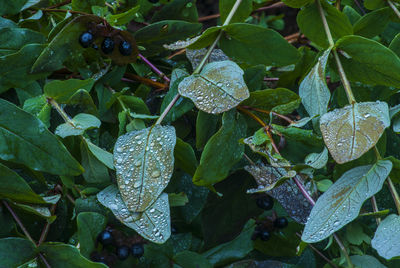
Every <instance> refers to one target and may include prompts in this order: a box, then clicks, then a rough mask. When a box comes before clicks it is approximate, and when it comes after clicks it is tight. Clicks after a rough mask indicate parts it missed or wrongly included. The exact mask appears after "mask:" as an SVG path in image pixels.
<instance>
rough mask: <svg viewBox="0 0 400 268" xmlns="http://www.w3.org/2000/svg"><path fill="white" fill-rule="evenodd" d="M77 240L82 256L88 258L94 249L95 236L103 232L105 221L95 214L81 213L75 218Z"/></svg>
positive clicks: (101, 216)
mask: <svg viewBox="0 0 400 268" xmlns="http://www.w3.org/2000/svg"><path fill="white" fill-rule="evenodd" d="M76 224H77V226H78V239H79V244H80V249H81V250H80V252H81V254H82V256H84V257H86V258H89V257H90V254H91V253H92V252H93V251H94V250H95V249H96V241H97V236H98V235H99V233H100V232H102V231H103V230H104V228H105V227H106V224H107V219H106V217H104V216H103V215H101V214H99V213H96V212H81V213H79V214H78V217H77V218H76Z"/></svg>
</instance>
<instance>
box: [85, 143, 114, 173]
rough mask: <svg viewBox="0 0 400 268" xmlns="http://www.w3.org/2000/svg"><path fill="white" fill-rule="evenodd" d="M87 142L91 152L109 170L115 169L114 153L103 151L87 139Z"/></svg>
mask: <svg viewBox="0 0 400 268" xmlns="http://www.w3.org/2000/svg"><path fill="white" fill-rule="evenodd" d="M85 142H86V144H87V146H88V148H89V150H90V152H91V153H92V154H93V155H94V156H95V157H96V158H97V159H98V160H99V161H100V162H102V163H103V164H104V165H106V167H108V168H109V169H114V163H113V155H112V153H109V152H107V151H106V150H103V149H101V148H100V147H98V146H96V145H94V144H93V143H91V142H90V141H89V140H87V139H85Z"/></svg>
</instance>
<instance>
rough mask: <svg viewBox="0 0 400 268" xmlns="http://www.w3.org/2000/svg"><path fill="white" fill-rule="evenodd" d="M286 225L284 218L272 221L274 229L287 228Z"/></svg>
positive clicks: (286, 221)
mask: <svg viewBox="0 0 400 268" xmlns="http://www.w3.org/2000/svg"><path fill="white" fill-rule="evenodd" d="M288 224H289V223H288V220H287V219H286V218H285V217H280V218H276V220H275V221H274V226H275V227H276V228H285V227H286V226H288Z"/></svg>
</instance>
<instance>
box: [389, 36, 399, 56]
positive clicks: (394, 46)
mask: <svg viewBox="0 0 400 268" xmlns="http://www.w3.org/2000/svg"><path fill="white" fill-rule="evenodd" d="M389 49H390V50H392V51H393V52H394V53H396V55H397V57H400V34H397V35H396V36H395V37H394V38H393V40H392V42H390V45H389Z"/></svg>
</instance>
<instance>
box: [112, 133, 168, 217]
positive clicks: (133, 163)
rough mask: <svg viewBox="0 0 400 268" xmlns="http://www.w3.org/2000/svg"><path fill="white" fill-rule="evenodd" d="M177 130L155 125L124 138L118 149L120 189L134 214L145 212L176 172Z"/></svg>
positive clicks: (115, 163)
mask: <svg viewBox="0 0 400 268" xmlns="http://www.w3.org/2000/svg"><path fill="white" fill-rule="evenodd" d="M175 143H176V135H175V128H174V127H171V126H160V125H155V126H154V127H149V128H146V129H142V130H138V131H132V132H129V133H127V134H125V135H123V136H120V137H119V138H118V140H117V142H116V143H115V147H114V165H115V170H116V172H117V182H118V187H119V189H120V191H121V195H122V198H123V200H124V202H125V203H126V206H127V207H128V209H129V210H131V211H136V212H142V211H145V210H146V209H147V208H148V207H149V206H150V205H151V204H152V203H153V202H154V201H155V200H156V199H157V198H158V196H159V195H160V194H161V192H162V191H163V190H164V188H165V187H166V186H167V184H168V182H169V180H170V178H171V176H172V172H173V169H174V155H173V153H174V147H175Z"/></svg>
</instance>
